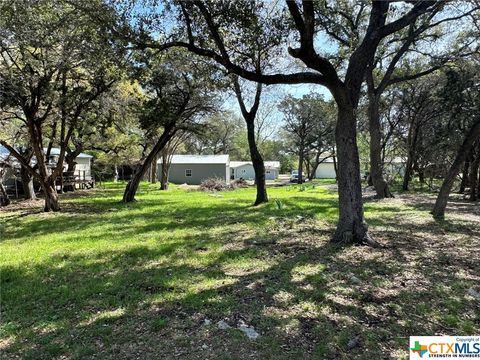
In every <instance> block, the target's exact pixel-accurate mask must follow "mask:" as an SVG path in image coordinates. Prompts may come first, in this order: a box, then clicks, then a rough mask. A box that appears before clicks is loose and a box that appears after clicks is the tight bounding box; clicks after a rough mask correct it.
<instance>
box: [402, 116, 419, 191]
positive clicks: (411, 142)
mask: <svg viewBox="0 0 480 360" xmlns="http://www.w3.org/2000/svg"><path fill="white" fill-rule="evenodd" d="M416 138H417V135H416V130H415V120H412V121H411V122H410V128H409V129H408V138H407V148H408V155H407V163H406V164H405V173H404V174H403V184H402V189H403V190H404V191H408V186H409V184H410V180H411V179H412V170H413V161H414V155H415V149H414V148H415V146H416Z"/></svg>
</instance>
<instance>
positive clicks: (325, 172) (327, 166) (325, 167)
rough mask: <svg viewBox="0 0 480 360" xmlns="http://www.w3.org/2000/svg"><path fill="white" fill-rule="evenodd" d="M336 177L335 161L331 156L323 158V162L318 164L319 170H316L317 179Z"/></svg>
mask: <svg viewBox="0 0 480 360" xmlns="http://www.w3.org/2000/svg"><path fill="white" fill-rule="evenodd" d="M336 177H337V173H336V172H335V163H334V162H333V158H331V157H330V158H328V159H325V160H323V162H321V163H320V164H319V165H318V167H317V171H315V178H316V179H335V178H336Z"/></svg>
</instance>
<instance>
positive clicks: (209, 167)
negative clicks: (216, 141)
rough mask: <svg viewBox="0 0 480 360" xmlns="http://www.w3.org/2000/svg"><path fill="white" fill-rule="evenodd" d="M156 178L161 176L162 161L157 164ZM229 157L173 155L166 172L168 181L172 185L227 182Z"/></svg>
mask: <svg viewBox="0 0 480 360" xmlns="http://www.w3.org/2000/svg"><path fill="white" fill-rule="evenodd" d="M157 164H158V166H157V177H158V179H160V177H161V174H162V159H160V160H158V162H157ZM229 174H230V157H229V156H228V155H173V156H172V162H171V164H170V168H169V171H168V181H169V182H171V183H174V184H188V185H199V184H200V183H201V182H202V181H204V180H206V179H209V178H219V179H223V180H225V182H228V181H229V178H230V176H229Z"/></svg>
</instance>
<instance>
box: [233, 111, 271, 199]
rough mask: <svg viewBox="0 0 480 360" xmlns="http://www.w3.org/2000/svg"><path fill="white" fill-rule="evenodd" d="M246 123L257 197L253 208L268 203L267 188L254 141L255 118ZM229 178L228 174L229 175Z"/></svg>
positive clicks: (261, 159)
mask: <svg viewBox="0 0 480 360" xmlns="http://www.w3.org/2000/svg"><path fill="white" fill-rule="evenodd" d="M245 121H246V123H247V138H248V148H249V150H250V159H251V160H252V165H253V170H254V171H255V186H256V187H257V197H256V199H255V203H254V204H253V205H254V206H256V205H260V204H262V203H266V202H268V195H267V187H266V184H265V164H264V162H263V158H262V155H261V154H260V151H259V150H258V147H257V142H256V139H255V116H252V117H251V118H245ZM229 176H230V174H229Z"/></svg>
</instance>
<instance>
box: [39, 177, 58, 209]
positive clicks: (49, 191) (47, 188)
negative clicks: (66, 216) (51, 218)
mask: <svg viewBox="0 0 480 360" xmlns="http://www.w3.org/2000/svg"><path fill="white" fill-rule="evenodd" d="M42 189H43V194H44V196H45V207H44V211H45V212H49V211H59V210H60V205H59V203H58V194H57V190H56V189H55V185H54V184H53V183H51V181H47V182H44V183H42Z"/></svg>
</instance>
